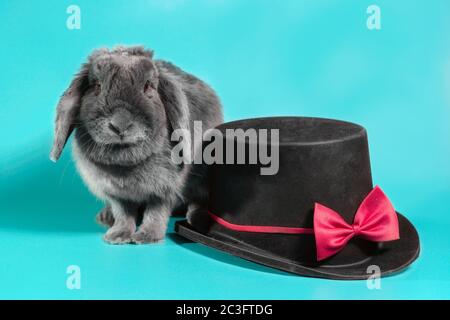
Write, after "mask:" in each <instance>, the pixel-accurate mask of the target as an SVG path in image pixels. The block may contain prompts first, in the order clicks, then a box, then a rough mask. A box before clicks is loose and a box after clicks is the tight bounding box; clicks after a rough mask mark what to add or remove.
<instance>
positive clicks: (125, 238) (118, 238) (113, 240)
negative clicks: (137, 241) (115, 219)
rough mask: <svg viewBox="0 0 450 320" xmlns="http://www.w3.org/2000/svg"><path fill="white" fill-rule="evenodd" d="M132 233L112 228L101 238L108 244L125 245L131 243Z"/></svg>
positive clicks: (127, 229) (124, 229)
mask: <svg viewBox="0 0 450 320" xmlns="http://www.w3.org/2000/svg"><path fill="white" fill-rule="evenodd" d="M132 234H133V231H132V230H130V229H129V228H124V227H112V228H110V229H109V230H108V231H107V232H106V234H105V235H104V236H103V240H105V241H106V242H108V243H110V244H126V243H130V242H131V235H132Z"/></svg>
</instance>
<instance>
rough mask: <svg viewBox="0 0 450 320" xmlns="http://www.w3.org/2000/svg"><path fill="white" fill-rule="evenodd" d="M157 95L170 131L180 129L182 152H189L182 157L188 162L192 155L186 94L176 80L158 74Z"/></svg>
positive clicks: (166, 75)
mask: <svg viewBox="0 0 450 320" xmlns="http://www.w3.org/2000/svg"><path fill="white" fill-rule="evenodd" d="M158 93H159V95H160V98H161V101H162V102H163V104H164V107H165V110H166V115H167V119H168V121H169V123H170V126H171V127H172V130H178V129H181V130H182V132H183V133H184V134H183V143H184V147H183V149H184V150H189V152H190V153H189V154H184V155H183V157H184V158H186V159H187V161H189V160H190V159H191V155H192V154H193V151H194V150H193V149H192V148H193V146H192V143H191V130H190V129H191V126H190V115H189V105H188V100H187V97H186V94H185V93H184V92H183V90H182V88H181V85H180V84H179V83H178V81H177V80H176V79H173V77H172V76H171V75H169V74H164V73H160V75H159V83H158Z"/></svg>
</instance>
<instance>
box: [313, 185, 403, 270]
mask: <svg viewBox="0 0 450 320" xmlns="http://www.w3.org/2000/svg"><path fill="white" fill-rule="evenodd" d="M314 235H315V238H316V248H317V260H318V261H320V260H323V259H326V258H328V257H330V256H332V255H334V254H336V253H338V252H339V251H341V250H342V249H343V248H344V247H345V245H346V244H347V242H348V241H350V239H351V238H353V237H359V238H362V239H366V240H370V241H376V242H381V241H391V240H397V239H399V238H400V236H399V230H398V220H397V214H396V212H395V210H394V207H393V206H392V204H391V202H390V201H389V199H388V198H387V197H386V195H385V194H384V192H383V191H382V190H381V189H380V188H379V187H378V186H377V187H375V188H374V189H373V190H372V191H371V192H370V193H369V194H368V195H367V197H366V198H365V199H364V200H363V202H362V203H361V205H360V206H359V208H358V210H357V211H356V214H355V218H354V220H353V224H352V225H349V224H348V223H347V222H345V221H344V219H342V217H341V216H340V215H339V214H338V213H337V212H335V211H333V210H331V209H329V208H327V207H325V206H323V205H321V204H319V203H316V204H315V208H314Z"/></svg>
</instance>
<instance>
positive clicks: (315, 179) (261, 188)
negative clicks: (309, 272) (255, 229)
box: [208, 117, 373, 228]
mask: <svg viewBox="0 0 450 320" xmlns="http://www.w3.org/2000/svg"><path fill="white" fill-rule="evenodd" d="M218 129H219V130H221V131H222V132H224V133H225V132H226V130H227V129H242V130H248V129H256V130H257V132H258V135H259V132H260V131H259V130H260V129H268V130H271V129H278V130H279V149H278V151H279V168H278V172H277V173H276V174H274V175H262V174H261V168H262V167H265V165H261V164H248V163H246V164H213V165H210V166H209V192H210V196H209V203H208V206H209V210H210V211H211V212H213V213H214V214H215V215H217V216H219V217H221V218H223V219H225V220H227V221H229V222H231V223H234V224H242V225H267V226H288V227H304V228H311V227H312V226H313V209H314V204H315V203H316V202H319V203H321V204H323V205H325V206H327V207H329V208H331V209H333V210H335V211H337V212H339V214H340V215H341V216H342V217H343V218H344V220H345V221H346V222H347V223H349V224H351V223H352V222H353V217H354V215H355V212H356V210H357V209H358V207H359V205H360V204H361V202H362V200H363V199H364V197H365V196H366V195H367V194H368V193H369V192H370V191H371V190H372V187H373V185H372V177H371V170H370V159H369V150H368V142H367V133H366V130H365V129H364V128H363V127H361V126H359V125H356V124H353V123H349V122H343V121H337V120H330V119H320V118H304V117H276V118H259V119H251V120H246V121H235V122H230V123H226V124H224V125H221V126H219V127H218ZM224 139H229V138H227V135H224ZM258 141H259V140H258ZM233 143H234V150H239V147H244V148H245V150H246V152H248V151H249V143H248V141H246V140H236V139H234V142H233ZM242 144H244V146H243V145H242ZM269 144H270V139H269ZM223 145H224V147H223V152H224V154H225V155H226V153H227V149H226V147H225V145H226V143H224V144H223ZM225 158H226V156H225Z"/></svg>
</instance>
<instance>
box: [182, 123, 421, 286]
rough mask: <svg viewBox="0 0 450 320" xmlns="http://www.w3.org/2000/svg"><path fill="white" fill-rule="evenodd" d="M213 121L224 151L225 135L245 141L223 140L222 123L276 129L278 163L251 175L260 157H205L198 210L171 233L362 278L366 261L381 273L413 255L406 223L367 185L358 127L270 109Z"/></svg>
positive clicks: (284, 263)
mask: <svg viewBox="0 0 450 320" xmlns="http://www.w3.org/2000/svg"><path fill="white" fill-rule="evenodd" d="M217 129H218V130H220V132H222V133H223V138H222V139H224V141H223V142H224V143H222V144H221V145H223V149H222V150H220V151H223V152H224V153H225V156H226V153H227V152H230V151H229V150H228V149H226V147H225V146H226V145H227V143H226V142H227V141H226V140H227V139H228V142H230V141H229V139H232V140H233V141H231V144H232V145H234V147H235V148H234V149H235V150H237V149H238V147H239V146H240V147H244V148H245V150H246V151H247V153H248V152H250V148H252V142H249V141H248V139H239V138H237V139H236V137H233V138H229V137H228V136H227V135H226V132H227V129H243V130H244V131H245V130H247V129H256V130H259V129H268V130H269V131H270V130H271V129H278V130H279V145H277V147H279V150H278V151H279V166H278V171H277V172H276V173H275V174H273V175H263V174H261V168H264V167H267V163H266V164H261V163H252V164H249V163H248V162H246V164H237V163H234V164H230V163H228V164H219V163H215V164H211V165H209V166H208V178H209V188H210V189H209V191H210V197H209V203H208V208H207V210H206V209H205V210H198V211H196V212H194V213H193V214H192V216H191V217H190V218H189V222H188V221H186V220H185V221H179V222H178V223H177V224H176V227H175V230H176V232H177V233H178V234H180V235H181V236H183V237H186V238H188V239H190V240H193V241H196V242H199V243H202V244H204V245H207V246H210V247H213V248H216V249H219V250H223V251H226V252H228V253H231V254H233V255H236V256H239V257H242V258H244V259H247V260H251V261H254V262H257V263H261V264H264V265H267V266H270V267H274V268H278V269H281V270H285V271H289V272H292V273H296V274H299V275H304V276H313V277H322V278H331V279H367V278H368V276H370V273H368V272H369V271H368V267H369V266H372V265H375V266H377V267H379V269H380V272H381V274H382V275H386V274H391V273H393V272H397V271H399V270H401V269H403V268H405V267H406V266H408V265H409V264H411V263H412V262H413V261H414V260H415V259H416V258H417V256H418V254H419V237H418V234H417V231H416V230H415V228H414V226H413V225H412V224H411V223H410V222H409V221H408V220H407V219H406V218H405V217H404V216H403V215H401V214H399V213H397V212H395V211H394V209H393V207H392V205H391V204H390V202H389V200H388V199H387V197H386V196H385V195H384V193H383V192H382V191H381V189H379V188H378V187H376V188H374V187H373V185H372V177H371V169H370V159H369V151H368V142H367V133H366V130H365V129H364V128H363V127H361V126H359V125H356V124H353V123H349V122H343V121H337V120H328V119H319V118H302V117H276V118H260V119H250V120H242V121H235V122H230V123H225V124H222V125H220V126H219V127H218V128H217ZM257 132H258V137H261V133H260V132H261V131H257ZM268 144H269V145H270V139H269V142H268ZM229 145H230V144H229V143H228V146H229ZM253 147H254V145H253ZM260 147H261V142H260V140H259V142H258V148H260ZM269 149H270V148H269ZM274 150H275V151H277V150H276V148H275V149H274ZM234 157H235V158H236V155H234ZM245 159H246V160H249V157H248V154H247V155H246V157H245ZM355 216H357V217H355ZM356 220H358V221H356ZM362 220H365V221H363V222H361V221H362Z"/></svg>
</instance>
